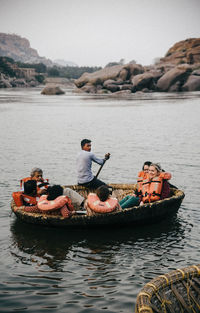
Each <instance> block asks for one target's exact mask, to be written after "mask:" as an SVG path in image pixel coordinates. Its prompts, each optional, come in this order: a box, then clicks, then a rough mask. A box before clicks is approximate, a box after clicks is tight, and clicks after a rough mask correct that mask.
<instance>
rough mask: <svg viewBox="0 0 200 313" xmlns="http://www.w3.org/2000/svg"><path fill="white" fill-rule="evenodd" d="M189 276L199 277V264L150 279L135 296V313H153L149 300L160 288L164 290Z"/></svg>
mask: <svg viewBox="0 0 200 313" xmlns="http://www.w3.org/2000/svg"><path fill="white" fill-rule="evenodd" d="M191 276H193V277H195V276H200V264H197V265H191V266H188V267H185V268H181V269H176V270H174V271H171V272H169V273H166V274H164V275H160V276H158V277H156V278H154V279H152V280H151V281H150V282H148V283H147V284H146V285H145V286H144V287H143V288H142V290H141V291H140V292H139V294H138V295H137V299H136V305H135V313H149V312H150V313H153V311H152V308H151V306H150V303H151V298H152V296H153V295H154V294H155V293H156V292H157V291H158V290H159V289H160V288H165V287H166V286H168V285H169V284H173V283H175V282H177V281H182V280H184V279H185V278H189V277H191ZM140 303H141V304H140Z"/></svg>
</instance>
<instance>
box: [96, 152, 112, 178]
mask: <svg viewBox="0 0 200 313" xmlns="http://www.w3.org/2000/svg"><path fill="white" fill-rule="evenodd" d="M109 158H110V153H107V154H106V155H105V159H104V160H103V164H102V165H101V166H100V168H99V170H98V172H97V173H96V175H95V177H96V178H97V177H98V176H99V173H100V172H101V170H102V168H103V166H104V164H105V163H106V161H107V160H108V159H109Z"/></svg>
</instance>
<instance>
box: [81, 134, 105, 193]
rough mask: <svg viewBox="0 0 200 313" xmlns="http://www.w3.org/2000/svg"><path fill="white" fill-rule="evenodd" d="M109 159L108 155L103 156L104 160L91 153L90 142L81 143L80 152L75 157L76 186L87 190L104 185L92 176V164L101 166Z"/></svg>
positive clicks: (86, 140)
mask: <svg viewBox="0 0 200 313" xmlns="http://www.w3.org/2000/svg"><path fill="white" fill-rule="evenodd" d="M109 158H110V153H107V154H105V157H104V159H99V158H97V157H96V156H95V155H94V153H92V152H91V140H89V139H83V140H82V141H81V151H80V152H79V154H78V156H77V174H78V184H79V185H82V186H85V187H87V188H91V189H96V188H98V187H99V186H101V185H105V183H104V182H103V181H101V180H99V179H97V177H95V176H94V175H93V174H92V162H95V163H97V164H99V165H103V164H104V162H105V161H106V160H108V159H109Z"/></svg>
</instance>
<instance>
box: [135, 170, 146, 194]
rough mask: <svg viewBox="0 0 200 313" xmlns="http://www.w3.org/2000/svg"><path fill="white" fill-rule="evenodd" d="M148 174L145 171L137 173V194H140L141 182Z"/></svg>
mask: <svg viewBox="0 0 200 313" xmlns="http://www.w3.org/2000/svg"><path fill="white" fill-rule="evenodd" d="M147 176H148V174H147V173H145V172H144V171H141V172H139V173H138V178H137V192H138V195H141V194H142V183H143V180H144V179H146V178H147Z"/></svg>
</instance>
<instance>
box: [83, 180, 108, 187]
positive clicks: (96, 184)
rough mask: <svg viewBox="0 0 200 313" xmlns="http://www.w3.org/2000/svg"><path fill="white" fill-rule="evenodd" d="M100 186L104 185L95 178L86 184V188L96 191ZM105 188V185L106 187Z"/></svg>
mask: <svg viewBox="0 0 200 313" xmlns="http://www.w3.org/2000/svg"><path fill="white" fill-rule="evenodd" d="M102 185H106V184H105V183H104V182H103V181H101V180H100V179H97V178H96V177H94V178H93V180H92V181H90V182H89V183H88V184H87V188H90V189H97V188H98V187H100V186H102ZM106 186H107V185H106Z"/></svg>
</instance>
